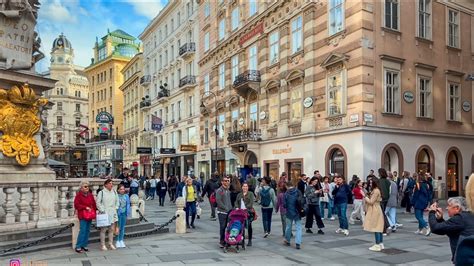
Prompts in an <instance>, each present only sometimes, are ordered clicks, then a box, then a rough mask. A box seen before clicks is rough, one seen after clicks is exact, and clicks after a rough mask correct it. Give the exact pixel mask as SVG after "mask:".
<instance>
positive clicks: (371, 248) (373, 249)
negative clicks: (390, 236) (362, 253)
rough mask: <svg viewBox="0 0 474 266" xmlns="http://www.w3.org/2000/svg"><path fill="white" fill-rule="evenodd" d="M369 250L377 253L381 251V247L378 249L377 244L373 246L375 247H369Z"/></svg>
mask: <svg viewBox="0 0 474 266" xmlns="http://www.w3.org/2000/svg"><path fill="white" fill-rule="evenodd" d="M369 250H371V251H378V252H379V251H382V247H380V245H378V244H375V245H373V246H371V247H370V248H369Z"/></svg>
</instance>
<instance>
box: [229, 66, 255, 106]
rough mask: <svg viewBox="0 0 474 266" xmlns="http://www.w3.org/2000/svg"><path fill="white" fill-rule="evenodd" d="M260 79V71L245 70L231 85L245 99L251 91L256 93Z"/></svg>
mask: <svg viewBox="0 0 474 266" xmlns="http://www.w3.org/2000/svg"><path fill="white" fill-rule="evenodd" d="M260 81H261V77H260V71H258V70H247V71H245V72H244V73H242V74H240V75H238V76H237V77H236V78H235V80H234V84H233V87H234V90H235V91H236V93H237V94H238V95H239V96H242V97H243V98H245V99H247V97H248V96H249V95H250V94H251V93H253V92H255V93H258V89H259V88H260Z"/></svg>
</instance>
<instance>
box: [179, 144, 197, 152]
mask: <svg viewBox="0 0 474 266" xmlns="http://www.w3.org/2000/svg"><path fill="white" fill-rule="evenodd" d="M180 151H193V152H196V151H197V146H196V145H184V144H182V145H181V147H180Z"/></svg>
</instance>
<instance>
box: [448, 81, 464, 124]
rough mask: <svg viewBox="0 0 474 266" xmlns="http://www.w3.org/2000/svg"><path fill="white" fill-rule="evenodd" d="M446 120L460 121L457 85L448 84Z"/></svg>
mask: <svg viewBox="0 0 474 266" xmlns="http://www.w3.org/2000/svg"><path fill="white" fill-rule="evenodd" d="M448 90H449V98H448V99H449V102H448V120H452V121H461V108H460V98H461V97H460V89H459V84H455V83H449V88H448Z"/></svg>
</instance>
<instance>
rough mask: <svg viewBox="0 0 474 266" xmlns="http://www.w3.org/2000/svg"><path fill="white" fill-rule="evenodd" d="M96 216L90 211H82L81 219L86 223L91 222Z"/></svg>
mask: <svg viewBox="0 0 474 266" xmlns="http://www.w3.org/2000/svg"><path fill="white" fill-rule="evenodd" d="M96 216H97V213H96V212H95V211H94V210H92V209H89V210H86V209H84V210H82V218H83V219H84V220H86V221H92V220H94V219H95V218H96Z"/></svg>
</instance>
